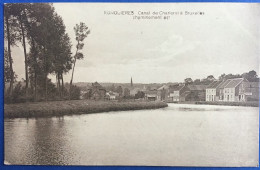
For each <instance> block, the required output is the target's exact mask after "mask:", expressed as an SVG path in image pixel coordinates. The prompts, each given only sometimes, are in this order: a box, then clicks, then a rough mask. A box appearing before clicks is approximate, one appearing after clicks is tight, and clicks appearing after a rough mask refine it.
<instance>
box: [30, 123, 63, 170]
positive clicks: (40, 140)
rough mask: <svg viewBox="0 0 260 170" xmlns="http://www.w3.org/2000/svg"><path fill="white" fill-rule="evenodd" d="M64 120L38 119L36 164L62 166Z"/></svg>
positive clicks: (36, 125)
mask: <svg viewBox="0 0 260 170" xmlns="http://www.w3.org/2000/svg"><path fill="white" fill-rule="evenodd" d="M64 133H66V132H65V131H64V119H63V118H40V119H36V122H35V130H34V139H35V140H34V141H35V143H34V144H33V147H34V149H33V150H32V155H34V158H32V159H34V161H35V162H34V163H35V164H41V165H42V164H44V165H46V164H48V165H56V164H59V165H62V164H66V162H65V160H64V154H65V153H64V149H63V147H64V143H63V141H64V138H63V137H64Z"/></svg>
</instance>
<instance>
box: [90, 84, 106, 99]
mask: <svg viewBox="0 0 260 170" xmlns="http://www.w3.org/2000/svg"><path fill="white" fill-rule="evenodd" d="M88 93H89V95H88V96H89V99H92V100H103V99H105V97H106V89H105V88H104V87H102V86H101V85H100V84H99V83H98V82H95V83H92V85H91V87H90V89H89V92H88Z"/></svg>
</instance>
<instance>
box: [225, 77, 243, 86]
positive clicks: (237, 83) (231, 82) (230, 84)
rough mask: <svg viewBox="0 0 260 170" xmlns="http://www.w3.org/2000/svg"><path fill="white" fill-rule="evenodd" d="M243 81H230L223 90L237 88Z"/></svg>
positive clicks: (239, 79)
mask: <svg viewBox="0 0 260 170" xmlns="http://www.w3.org/2000/svg"><path fill="white" fill-rule="evenodd" d="M243 80H244V79H243V78H236V79H230V82H229V83H228V84H227V85H226V86H225V88H234V87H236V86H238V85H239V84H240V83H241V82H242V81H243Z"/></svg>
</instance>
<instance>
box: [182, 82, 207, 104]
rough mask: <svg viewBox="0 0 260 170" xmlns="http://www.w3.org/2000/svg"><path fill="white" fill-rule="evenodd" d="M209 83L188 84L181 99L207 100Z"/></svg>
mask: <svg viewBox="0 0 260 170" xmlns="http://www.w3.org/2000/svg"><path fill="white" fill-rule="evenodd" d="M206 87H207V85H188V86H187V89H185V92H184V93H183V94H182V95H181V98H180V100H181V101H205V96H206Z"/></svg>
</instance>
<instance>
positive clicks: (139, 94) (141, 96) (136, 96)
mask: <svg viewBox="0 0 260 170" xmlns="http://www.w3.org/2000/svg"><path fill="white" fill-rule="evenodd" d="M144 96H145V93H144V92H142V91H138V92H137V93H136V94H135V99H142V98H144Z"/></svg>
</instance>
